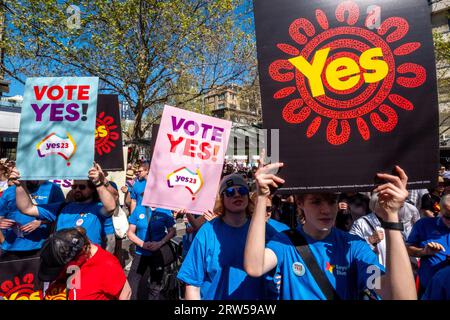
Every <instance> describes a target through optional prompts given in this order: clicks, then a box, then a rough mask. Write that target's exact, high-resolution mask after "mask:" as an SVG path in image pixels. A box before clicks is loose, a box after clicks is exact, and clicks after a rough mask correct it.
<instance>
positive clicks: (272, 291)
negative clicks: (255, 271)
mask: <svg viewBox="0 0 450 320" xmlns="http://www.w3.org/2000/svg"><path fill="white" fill-rule="evenodd" d="M286 230H289V227H288V226H287V225H285V224H284V223H282V222H279V221H277V220H275V219H272V218H270V219H269V220H268V221H267V223H266V243H267V242H269V240H270V239H272V238H273V237H274V236H275V235H277V234H279V233H280V232H283V231H286ZM265 279H266V285H265V289H266V298H267V299H268V300H278V299H279V298H280V281H281V280H280V277H275V270H272V271H271V272H268V273H267V274H266V275H265Z"/></svg>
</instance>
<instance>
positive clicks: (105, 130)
mask: <svg viewBox="0 0 450 320" xmlns="http://www.w3.org/2000/svg"><path fill="white" fill-rule="evenodd" d="M96 122H97V123H96V125H97V127H96V128H97V129H96V130H95V149H96V151H97V153H98V154H99V155H103V153H110V152H111V150H112V148H115V147H116V143H115V141H117V140H118V139H119V138H120V135H119V133H118V132H117V129H118V126H117V125H116V124H114V118H113V117H111V116H107V117H105V113H104V112H101V113H100V114H99V115H98V116H97V120H96Z"/></svg>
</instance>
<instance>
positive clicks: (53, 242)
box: [38, 229, 85, 282]
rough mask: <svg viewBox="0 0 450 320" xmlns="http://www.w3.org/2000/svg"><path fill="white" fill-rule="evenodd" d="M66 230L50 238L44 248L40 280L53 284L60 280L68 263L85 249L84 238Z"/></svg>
mask: <svg viewBox="0 0 450 320" xmlns="http://www.w3.org/2000/svg"><path fill="white" fill-rule="evenodd" d="M68 230H71V229H64V230H61V231H59V232H57V233H55V234H52V235H50V237H49V238H48V239H47V240H46V241H45V243H44V245H43V246H42V249H41V252H40V256H41V261H40V266H39V272H38V277H39V280H41V281H45V282H52V281H54V280H56V279H57V278H58V276H59V275H60V273H61V271H63V269H64V267H65V266H66V264H67V263H69V262H70V261H72V260H73V259H74V258H75V257H76V256H77V255H78V254H79V253H80V252H81V250H82V249H83V246H84V244H85V243H84V240H83V237H82V236H81V235H80V236H77V235H76V234H77V233H73V232H71V233H69V232H67V231H68Z"/></svg>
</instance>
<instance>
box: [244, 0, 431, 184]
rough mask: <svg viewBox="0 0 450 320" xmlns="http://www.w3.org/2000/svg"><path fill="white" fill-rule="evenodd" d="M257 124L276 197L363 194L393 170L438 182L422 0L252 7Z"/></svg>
mask: <svg viewBox="0 0 450 320" xmlns="http://www.w3.org/2000/svg"><path fill="white" fill-rule="evenodd" d="M253 3H254V9H255V10H254V12H255V23H256V36H257V46H258V61H259V71H260V72H259V75H260V83H261V94H262V106H263V122H264V127H265V128H268V129H280V141H279V143H280V145H279V147H280V148H279V155H280V161H282V162H284V163H285V167H284V168H283V171H282V173H281V176H282V177H283V178H284V179H285V180H286V183H285V185H284V186H283V187H282V188H281V189H280V190H281V191H286V192H287V191H298V192H306V191H308V192H313V191H352V190H353V191H355V190H359V191H367V190H371V189H373V188H374V183H375V181H374V177H375V174H376V173H377V172H386V173H391V171H392V169H393V168H394V165H400V166H401V167H402V168H403V169H404V170H405V171H406V173H407V175H408V176H409V182H408V187H409V188H423V187H430V186H431V185H432V184H434V183H435V181H436V180H437V166H438V164H439V158H438V104H437V92H436V70H435V60H434V48H433V42H432V35H431V25H430V10H429V8H428V5H427V2H426V1H422V0H409V1H391V0H359V1H357V0H355V1H338V0H322V1H298V0H277V1H272V0H257V1H254V2H253Z"/></svg>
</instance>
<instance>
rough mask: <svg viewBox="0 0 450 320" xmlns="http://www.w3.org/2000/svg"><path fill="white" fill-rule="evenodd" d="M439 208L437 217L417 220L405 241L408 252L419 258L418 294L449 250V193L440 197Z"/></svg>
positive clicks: (445, 261)
mask: <svg viewBox="0 0 450 320" xmlns="http://www.w3.org/2000/svg"><path fill="white" fill-rule="evenodd" d="M440 208H441V211H440V213H439V215H438V216H437V217H435V218H422V219H420V220H419V221H417V222H416V224H415V225H414V226H413V229H412V231H411V233H410V235H409V237H408V240H407V241H406V243H407V248H408V252H409V254H410V255H411V256H412V257H417V258H420V268H419V296H421V295H422V294H423V293H424V291H425V289H426V288H427V286H428V285H429V283H430V281H431V278H432V277H433V276H434V274H436V272H437V271H438V270H439V269H440V268H442V267H443V266H445V264H446V263H447V257H448V255H449V252H450V195H445V196H443V197H442V199H441V202H440Z"/></svg>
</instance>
